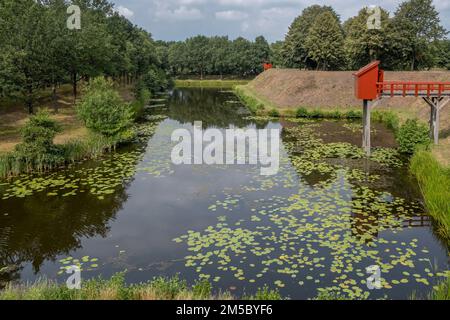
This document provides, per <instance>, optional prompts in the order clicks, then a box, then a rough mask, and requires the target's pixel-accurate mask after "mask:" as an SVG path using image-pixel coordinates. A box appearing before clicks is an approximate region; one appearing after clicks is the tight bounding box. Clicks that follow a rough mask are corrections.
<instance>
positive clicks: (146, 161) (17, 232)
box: [0, 89, 448, 299]
mask: <svg viewBox="0 0 450 320" xmlns="http://www.w3.org/2000/svg"><path fill="white" fill-rule="evenodd" d="M154 112H156V113H158V112H159V113H162V114H164V115H167V116H168V118H167V119H166V120H163V121H161V123H160V124H159V125H158V128H157V130H156V132H155V134H154V135H153V136H152V137H151V138H150V139H149V141H148V143H147V144H146V145H143V146H135V147H133V149H132V150H122V151H121V154H122V155H124V156H127V157H128V155H129V154H130V152H132V153H134V154H135V155H136V156H133V157H130V158H126V159H125V160H123V159H122V160H121V159H120V156H115V157H114V156H111V155H109V156H106V159H105V160H108V158H109V160H110V161H111V163H112V164H113V165H112V166H116V167H121V166H128V167H131V168H132V169H133V171H135V173H134V174H133V175H132V177H131V178H129V177H128V178H124V179H123V183H121V184H120V185H118V186H115V187H114V188H113V190H114V192H113V193H112V194H107V195H106V196H104V197H101V199H100V198H99V197H98V195H96V194H95V192H94V194H93V193H92V192H91V191H92V186H90V187H86V185H83V184H82V181H85V180H89V179H90V177H91V176H93V177H94V178H95V179H97V178H98V177H97V176H96V174H97V175H98V173H88V172H89V169H93V168H97V167H101V166H102V165H103V163H104V161H105V160H102V161H95V162H89V163H84V164H82V165H77V166H74V167H73V168H71V169H69V170H66V171H64V172H63V173H59V174H60V175H63V176H66V177H68V178H69V179H71V180H72V181H74V184H80V185H81V187H80V188H79V189H78V190H79V191H78V192H75V194H74V195H69V196H61V195H58V196H53V197H49V196H48V192H49V191H48V190H47V189H45V190H43V191H39V192H34V193H33V194H32V195H27V196H25V197H23V198H19V197H12V198H10V199H7V200H6V199H4V200H0V270H1V271H0V281H1V282H2V284H5V283H7V282H8V281H14V280H22V281H33V280H35V279H37V278H39V277H42V276H45V277H48V278H50V279H57V280H58V281H61V282H63V281H64V280H65V275H58V271H59V270H60V267H61V266H62V264H61V262H60V260H61V259H64V258H66V257H68V256H71V257H73V258H77V259H81V258H82V257H84V256H89V257H91V258H96V259H98V261H99V262H98V263H97V264H98V266H97V267H90V266H87V268H86V271H84V272H83V277H84V278H89V277H94V276H98V275H102V276H104V277H108V276H110V275H112V274H113V273H115V272H119V271H123V270H127V271H128V273H127V280H128V281H129V282H140V281H147V280H149V279H152V278H153V277H154V276H159V275H167V276H171V275H174V274H177V273H180V274H181V276H182V278H185V279H187V280H188V281H189V282H193V281H194V280H195V279H198V277H199V273H198V272H196V270H195V268H192V267H186V266H185V263H186V260H185V257H186V256H189V255H192V254H193V253H192V252H190V251H188V246H187V245H186V243H177V242H175V241H173V240H174V239H175V238H178V237H180V236H182V235H186V234H187V233H188V231H192V232H198V233H200V234H201V235H207V234H208V233H207V232H205V230H206V229H207V228H208V227H210V226H216V225H217V223H218V218H219V219H222V218H221V217H225V218H226V221H227V223H228V224H229V226H230V228H232V229H233V228H235V229H240V228H242V229H246V230H247V229H249V230H252V229H251V226H252V223H254V224H255V223H256V222H252V221H253V220H255V213H258V212H263V213H264V211H267V212H268V215H267V216H264V215H262V216H261V217H260V219H261V222H257V223H256V226H257V228H268V229H267V230H268V231H267V232H269V233H270V232H273V234H276V235H277V236H280V237H279V238H278V240H277V241H274V242H273V243H271V242H270V241H269V240H268V238H265V237H263V236H258V237H257V240H258V241H259V242H260V243H261V246H263V247H265V248H266V249H267V248H272V249H273V251H272V253H271V254H269V255H268V256H262V257H261V258H258V256H257V255H256V256H255V255H252V254H244V255H236V256H233V257H232V258H233V259H232V260H233V261H232V262H231V263H230V265H234V266H239V265H241V266H242V267H240V268H242V269H243V270H244V271H245V273H246V274H248V278H246V280H239V279H237V278H236V277H235V276H234V273H233V272H222V273H220V280H218V281H217V283H215V284H214V287H215V288H217V289H224V290H229V289H230V288H232V289H235V291H233V292H234V293H235V294H237V295H239V294H241V293H243V292H247V293H253V292H254V291H255V290H256V288H258V287H262V286H263V285H265V284H267V285H268V286H270V287H275V283H278V284H279V282H278V281H280V279H282V280H283V286H280V290H281V292H282V294H283V295H286V296H290V297H292V298H295V299H296V298H298V299H306V298H311V297H314V296H316V295H317V289H318V288H324V287H330V286H333V285H334V282H333V280H335V277H334V276H333V275H331V274H330V270H329V269H328V265H329V264H331V261H332V260H333V258H335V256H336V254H335V253H333V252H330V250H329V248H325V247H324V243H321V242H320V241H323V240H320V241H319V242H317V243H318V244H319V245H318V246H317V247H314V246H313V247H311V249H313V250H318V255H319V256H323V257H324V259H325V260H324V262H323V264H324V265H326V266H327V268H325V269H323V268H322V269H321V270H318V269H314V268H313V267H314V266H312V267H311V269H314V270H308V268H306V269H302V271H301V274H300V275H298V276H297V278H295V280H292V281H290V280H288V279H289V277H288V278H287V279H286V277H285V275H280V274H279V272H277V268H272V267H271V268H269V270H267V272H265V273H264V276H263V277H260V278H258V279H260V280H258V279H256V281H253V282H249V281H247V280H249V279H252V278H255V277H254V274H252V270H251V269H252V268H259V265H261V261H262V260H263V258H264V259H265V260H267V259H268V258H270V259H280V257H281V258H283V256H286V258H285V259H288V254H287V252H290V253H291V254H292V252H294V251H296V252H298V250H301V249H304V248H305V242H304V241H305V238H306V240H308V239H313V240H314V235H312V236H311V235H308V234H303V237H304V238H303V240H302V239H301V237H300V238H299V239H294V240H292V241H291V243H290V246H291V248H284V245H285V243H284V242H283V241H284V240H283V239H284V236H286V235H289V234H291V235H292V232H294V233H295V230H296V229H298V226H299V224H298V221H297V222H295V223H294V222H292V219H294V218H295V219H300V218H301V217H302V215H304V213H302V212H301V211H298V212H295V211H294V213H290V214H291V215H294V216H293V218H292V219H291V221H290V222H289V224H288V225H286V221H284V220H279V217H278V216H279V215H280V214H283V213H282V211H283V210H284V209H283V210H281V208H287V207H289V206H290V205H292V199H290V197H292V196H293V195H297V194H299V189H300V190H302V192H301V194H302V195H303V196H304V198H305V199H309V200H308V201H310V202H311V203H312V205H317V208H318V209H317V210H318V214H319V218H318V217H317V216H311V217H310V216H308V215H304V217H305V221H304V222H303V223H314V221H315V222H317V221H319V222H320V221H321V220H320V219H323V222H325V223H329V222H330V221H331V220H330V219H333V216H338V217H339V216H341V215H342V212H343V208H347V207H349V208H350V209H349V212H351V215H350V216H349V218H348V219H347V220H345V221H348V222H349V223H348V225H347V224H344V226H343V225H341V224H340V225H339V232H337V231H336V234H338V233H339V234H342V235H345V237H347V239H349V238H348V237H350V238H351V239H358V241H360V242H361V244H358V248H356V247H355V248H354V249H355V250H356V249H358V250H370V244H371V243H377V241H379V239H381V238H382V239H383V240H384V241H388V242H389V241H393V242H395V243H402V242H404V243H407V244H409V243H411V242H412V241H413V240H414V241H417V243H418V244H419V246H418V247H417V253H416V256H414V257H413V258H412V259H413V260H414V263H415V265H414V268H412V270H409V272H408V273H410V274H411V275H412V274H414V273H418V274H420V275H421V278H423V277H425V275H424V272H425V271H424V269H427V268H429V269H433V270H429V271H430V272H428V273H438V272H439V271H442V270H447V269H448V255H447V250H446V248H445V246H444V245H443V244H442V243H441V242H440V241H439V239H438V238H437V237H436V236H435V235H434V233H433V227H432V222H431V221H430V220H429V219H428V218H427V217H426V215H424V214H423V208H422V207H421V206H420V202H421V198H420V193H419V191H418V189H417V184H416V183H415V181H414V180H413V179H412V178H411V177H410V176H409V175H408V174H407V171H406V169H405V168H391V167H386V166H384V167H383V166H380V165H378V164H377V163H373V162H368V161H365V160H361V159H359V160H358V159H327V161H328V162H329V163H330V164H332V165H336V164H338V165H340V166H342V167H344V168H351V169H359V170H360V171H362V172H366V173H370V174H371V175H377V176H379V179H377V180H376V181H371V182H365V181H364V179H363V180H361V181H358V182H354V183H353V184H352V185H349V184H348V182H347V180H348V177H347V176H346V174H345V172H343V171H338V172H332V173H314V174H310V175H302V174H301V172H299V171H298V168H296V167H295V166H294V165H293V163H294V162H295V159H296V158H295V157H296V154H295V152H292V151H290V149H289V148H288V147H287V146H288V143H289V141H290V140H289V138H288V137H286V135H284V134H283V139H284V140H283V142H284V144H285V146H284V147H283V150H282V159H283V160H282V164H281V170H280V173H279V174H278V175H277V176H275V177H273V178H264V177H261V176H260V175H259V170H258V168H257V167H252V166H250V167H249V166H223V167H219V166H178V167H175V166H173V165H172V164H171V162H170V153H171V146H172V145H173V144H172V143H171V141H170V135H171V133H172V131H173V130H174V129H177V128H182V127H184V128H190V127H191V125H192V124H193V122H194V121H203V126H204V128H211V127H214V128H219V129H226V128H229V127H230V126H236V127H239V128H249V127H252V128H255V127H257V128H265V127H267V128H282V127H286V128H287V127H289V126H298V125H307V124H297V123H294V124H292V123H286V122H281V123H278V122H274V121H257V122H255V121H254V120H252V119H251V118H246V116H247V115H248V112H247V111H246V109H245V108H243V106H242V105H240V104H239V103H236V98H235V97H234V96H233V95H232V94H231V93H229V92H223V91H218V90H200V89H183V90H175V91H174V92H173V94H172V96H171V98H170V100H169V101H168V104H167V108H162V109H161V110H159V111H158V110H155V111H154ZM322 126H323V128H324V129H323V132H322V133H323V140H324V142H326V143H333V142H349V143H352V144H355V145H356V144H357V143H358V142H357V141H359V140H360V139H359V138H355V136H356V137H359V133H357V132H356V133H354V132H353V133H352V132H351V131H345V130H342V124H340V123H337V122H332V123H330V122H323V123H322ZM327 139H328V140H327ZM374 139H375V141H376V142H375V143H376V145H379V146H390V145H391V144H394V141H393V137H392V134H391V133H389V132H388V131H387V130H386V129H385V128H383V126H377V132H376V134H375V138H374ZM383 142H385V143H383ZM94 178H92V179H94ZM52 179H53V178H52ZM83 179H84V180H83ZM325 182H326V183H325ZM102 183H104V184H106V185H107V184H108V181H103V182H102ZM367 186H369V187H370V190H372V192H374V193H377V195H378V194H380V195H382V196H383V197H385V199H383V200H382V201H380V203H381V204H386V206H387V205H389V206H390V203H391V202H393V201H394V199H396V198H400V199H403V201H404V202H402V203H401V204H396V205H395V206H394V205H392V208H395V210H399V209H398V207H407V208H410V209H409V211H407V212H406V213H403V214H402V217H401V218H399V219H400V220H401V221H400V225H401V228H400V229H399V230H398V231H397V232H396V231H392V230H386V228H379V229H380V230H378V227H379V226H383V225H384V224H385V223H386V222H385V220H386V216H387V214H386V212H385V211H383V210H385V209H386V208H385V207H381V208H380V207H373V208H371V209H370V210H371V211H370V212H371V218H370V219H368V217H367V215H365V214H364V213H366V212H367V210H366V211H364V212H360V210H358V209H359V207H358V206H359V202H358V201H359V199H360V198H359V197H358V196H357V194H356V193H357V190H360V189H359V188H363V187H367ZM9 187H10V184H8V183H6V184H5V185H3V186H0V198H1V197H2V195H4V194H6V193H7V189H8V188H9ZM332 197H335V198H339V199H341V200H342V199H343V200H344V201H339V200H336V203H337V204H338V205H333V206H328V204H329V203H330V202H333V201H335V200H333V198H332ZM377 197H378V198H379V197H380V196H377ZM378 198H374V199H378ZM300 199H301V198H300ZM355 201H356V202H355ZM365 205H367V204H365ZM212 206H215V208H214V209H212ZM327 206H328V208H334V206H335V209H334V210H332V211H333V212H330V214H328V211H326V210H327ZM355 206H356V207H355ZM389 208H391V207H389ZM411 208H412V209H411ZM277 210H278V211H277ZM321 210H323V211H321ZM392 210H394V209H392ZM280 212H281V213H280ZM399 212H403V211H401V210H399ZM285 214H287V213H285ZM388 216H389V219H392V221H394V218H393V217H394V215H392V216H391V215H388ZM266 217H271V219H266ZM317 219H319V220H317ZM389 221H390V220H389ZM320 223H322V222H320ZM233 226H234V227H233ZM281 226H283V227H281ZM328 227H329V228H331V230H334V229H336V226H334V225H333V224H331V225H329V226H328ZM270 228H272V230H273V231H270V230H269V229H270ZM260 230H261V229H260ZM278 230H280V231H278ZM327 230H328V229H327ZM327 230H322V231H320V232H321V233H320V234H328V235H330V233H326V232H328V231H329V230H328V231H327ZM261 233H262V234H264V232H261ZM311 237H312V238H311ZM260 238H261V239H260ZM346 241H347V240H346ZM349 243H350V244H353V245H354V244H355V243H356V242H354V240H352V241H351V242H349ZM358 243H359V242H358ZM366 245H367V247H364V246H366ZM361 246H362V247H361ZM250 247H251V246H247V249H245V250H250ZM359 247H361V248H359ZM308 248H309V247H308ZM291 249H292V250H291ZM382 249H383V250H384V249H385V250H387V251H384V253H380V256H382V257H383V259H384V258H386V259H388V258H389V255H390V254H392V252H395V251H398V250H399V248H397V247H396V246H395V245H392V244H386V243H384V244H383V245H380V246H379V250H380V252H381V250H382ZM205 250H206V251H205V252H207V251H208V250H213V248H211V249H205ZM245 250H244V251H245ZM308 250H309V249H308ZM247 253H248V252H247ZM194 254H195V253H194ZM345 259H347V260H349V259H353V258H352V257H349V256H347V257H346V258H345ZM345 259H344V260H345ZM426 259H428V260H426ZM281 260H283V259H281ZM362 260H363V261H362V262H361V263H360V264H356V265H355V269H361V270H362V268H365V267H366V266H368V265H369V264H370V263H373V260H372V259H370V258H367V257H366V259H362ZM427 261H429V262H431V264H433V265H432V266H430V263H429V262H427ZM209 262H210V263H209V264H206V265H205V267H204V268H203V270H202V271H201V273H202V274H206V275H211V276H212V278H210V279H211V280H212V279H213V278H215V276H217V275H218V271H217V262H218V261H216V260H213V259H211V260H210V261H209ZM255 266H256V267H255ZM290 266H291V267H292V265H290ZM294 266H295V265H294ZM426 266H428V267H426ZM299 268H300V266H299ZM434 268H436V270H434ZM319 269H320V268H319ZM397 269H398V270H397ZM361 270H360V272H359V273H361ZM363 272H364V270H363ZM404 272H405V271H404V269H402V268H397V267H395V268H394V270H393V271H391V272H390V277H392V278H393V279H399V280H400V279H402V278H405V277H404V276H402V273H404ZM355 273H357V270H355ZM425 273H426V272H425ZM310 274H311V275H313V276H314V279H320V282H319V283H316V282H314V281H309V282H308V281H307V280H305V279H304V278H305V277H306V276H308V275H310ZM349 274H350V275H351V276H354V277H355V278H357V277H359V278H361V275H359V276H356V275H355V274H353V273H352V272H350V273H349ZM365 277H367V276H363V277H362V278H365ZM426 278H427V279H428V281H429V282H430V284H428V285H424V284H419V283H418V282H416V281H414V279H409V282H408V283H405V284H403V285H398V286H394V287H393V288H390V289H383V290H380V291H378V292H373V293H372V294H371V297H374V298H376V297H383V296H385V295H388V296H389V297H391V298H407V297H408V296H409V295H410V294H411V293H412V292H413V291H414V290H416V291H419V292H426V291H427V290H429V289H430V288H431V286H432V284H433V283H432V281H433V280H434V279H435V278H436V275H435V274H434V275H433V277H431V276H428V277H426ZM299 280H302V281H300V282H305V284H304V285H302V286H299V284H298V283H299ZM316 281H317V280H316ZM360 287H363V286H361V285H360Z"/></svg>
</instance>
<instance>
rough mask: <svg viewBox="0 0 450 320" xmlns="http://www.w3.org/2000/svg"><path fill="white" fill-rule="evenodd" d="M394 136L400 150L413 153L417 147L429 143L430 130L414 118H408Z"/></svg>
mask: <svg viewBox="0 0 450 320" xmlns="http://www.w3.org/2000/svg"><path fill="white" fill-rule="evenodd" d="M396 137H397V141H398V143H399V145H400V147H399V149H400V152H403V153H407V154H414V152H415V151H416V149H417V148H418V147H420V146H426V145H428V144H429V143H430V130H429V129H428V126H426V125H425V124H422V123H419V122H418V121H417V120H416V119H414V120H411V119H409V120H407V121H406V123H405V124H403V125H402V126H401V127H400V129H399V130H398V132H397V134H396Z"/></svg>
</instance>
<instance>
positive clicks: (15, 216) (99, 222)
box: [0, 134, 153, 288]
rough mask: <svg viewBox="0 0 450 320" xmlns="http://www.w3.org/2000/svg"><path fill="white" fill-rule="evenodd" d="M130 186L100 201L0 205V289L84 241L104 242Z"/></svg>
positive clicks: (35, 199) (41, 196) (31, 199)
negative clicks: (98, 239) (97, 239)
mask: <svg viewBox="0 0 450 320" xmlns="http://www.w3.org/2000/svg"><path fill="white" fill-rule="evenodd" d="M152 136H153V134H152V135H149V136H148V137H147V138H148V139H150V138H151V137H152ZM134 150H137V149H136V146H129V147H126V148H124V150H122V152H125V153H126V152H127V151H131V152H133V151H134ZM137 160H138V159H136V162H137ZM135 164H136V163H135ZM100 165H101V163H99V162H97V161H90V162H87V163H83V164H81V165H80V166H75V167H73V168H72V169H69V170H67V171H66V173H67V174H68V175H70V176H71V177H72V178H76V173H75V172H76V171H77V170H78V169H81V171H85V170H87V169H88V168H95V167H97V166H100ZM131 183H132V180H127V182H124V183H123V184H122V185H121V186H119V187H116V188H115V192H114V193H113V194H112V195H107V196H105V197H104V199H103V200H99V199H98V198H97V196H96V195H92V194H90V193H89V192H85V193H82V192H78V193H77V195H76V196H69V197H63V196H58V197H49V196H47V195H46V191H43V192H41V193H37V194H34V195H32V196H28V197H25V198H11V199H9V200H0V202H1V207H2V211H1V213H3V212H8V213H9V215H7V216H0V288H1V287H2V285H4V284H5V283H8V282H10V281H14V280H17V279H20V272H21V271H22V269H23V268H24V266H25V265H26V264H27V263H31V264H32V266H33V269H34V272H35V273H39V271H40V268H41V267H42V264H43V263H44V262H45V261H47V260H49V261H55V260H56V258H57V257H58V256H60V255H68V254H69V253H70V252H71V251H74V250H77V249H80V248H81V241H82V240H83V238H94V237H99V236H100V237H104V238H105V237H106V236H107V234H108V232H109V231H110V227H109V223H110V222H111V221H113V220H114V219H115V217H116V214H117V212H119V211H120V210H121V209H122V205H123V204H124V203H125V202H126V201H127V199H128V195H127V193H126V190H127V188H128V187H129V185H130V184H131Z"/></svg>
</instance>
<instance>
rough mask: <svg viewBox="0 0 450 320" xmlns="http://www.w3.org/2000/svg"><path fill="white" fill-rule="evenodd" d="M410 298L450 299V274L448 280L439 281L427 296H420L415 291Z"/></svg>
mask: <svg viewBox="0 0 450 320" xmlns="http://www.w3.org/2000/svg"><path fill="white" fill-rule="evenodd" d="M410 300H435V301H447V300H450V276H447V279H446V280H444V281H441V282H440V283H438V284H437V285H436V286H435V287H434V288H433V290H432V291H431V292H430V293H429V294H428V295H427V296H426V297H423V296H420V295H419V294H417V292H414V293H413V294H412V296H411V297H410Z"/></svg>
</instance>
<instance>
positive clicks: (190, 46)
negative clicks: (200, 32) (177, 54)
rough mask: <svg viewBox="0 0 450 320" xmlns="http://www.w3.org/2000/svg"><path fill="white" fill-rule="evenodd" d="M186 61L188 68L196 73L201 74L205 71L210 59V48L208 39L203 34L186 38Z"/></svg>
mask: <svg viewBox="0 0 450 320" xmlns="http://www.w3.org/2000/svg"><path fill="white" fill-rule="evenodd" d="M186 49H187V61H186V63H187V64H188V65H189V68H190V69H191V70H192V71H195V73H196V74H199V75H200V78H201V79H203V76H204V75H205V73H206V72H207V69H208V64H209V62H210V61H211V48H210V46H209V39H208V38H207V37H205V36H196V37H193V38H189V39H187V40H186Z"/></svg>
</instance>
